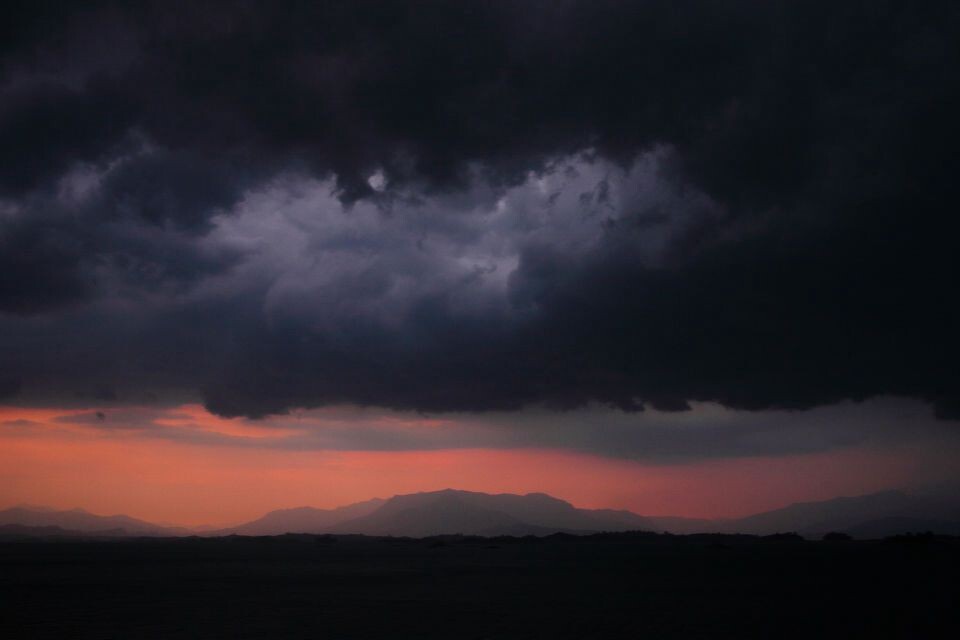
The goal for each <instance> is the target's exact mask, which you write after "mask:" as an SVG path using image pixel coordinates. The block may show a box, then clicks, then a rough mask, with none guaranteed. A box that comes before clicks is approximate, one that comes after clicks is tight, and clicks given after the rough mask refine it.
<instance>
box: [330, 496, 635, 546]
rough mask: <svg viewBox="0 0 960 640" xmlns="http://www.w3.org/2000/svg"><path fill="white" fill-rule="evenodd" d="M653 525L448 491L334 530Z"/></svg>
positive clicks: (407, 532) (539, 499)
mask: <svg viewBox="0 0 960 640" xmlns="http://www.w3.org/2000/svg"><path fill="white" fill-rule="evenodd" d="M652 526H653V522H651V521H650V520H649V519H647V518H643V517H642V516H638V515H637V514H635V513H631V512H629V511H614V510H610V509H601V510H590V509H578V508H576V507H574V506H573V505H571V504H570V503H569V502H565V501H564V500H559V499H557V498H554V497H552V496H548V495H546V494H544V493H530V494H526V495H515V494H509V493H503V494H495V495H491V494H487V493H479V492H474V491H459V490H455V489H444V490H442V491H432V492H427V493H413V494H408V495H399V496H394V497H393V498H390V499H389V500H387V501H386V502H385V503H384V504H383V505H382V506H381V507H380V508H378V509H377V510H376V511H374V512H372V513H370V514H369V515H366V516H363V517H360V518H355V519H353V520H349V521H346V522H342V523H340V524H338V525H337V526H335V527H333V528H332V529H331V531H332V532H334V533H363V534H367V535H394V536H429V535H441V534H453V533H461V534H465V535H526V534H533V535H543V534H548V533H555V532H561V531H562V532H576V533H589V532H596V531H628V530H632V529H649V528H651V527H652Z"/></svg>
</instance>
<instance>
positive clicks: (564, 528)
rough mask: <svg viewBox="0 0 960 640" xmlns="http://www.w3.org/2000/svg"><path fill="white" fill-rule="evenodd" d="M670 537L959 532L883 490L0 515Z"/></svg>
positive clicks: (56, 526) (363, 530)
mask: <svg viewBox="0 0 960 640" xmlns="http://www.w3.org/2000/svg"><path fill="white" fill-rule="evenodd" d="M636 530H643V531H656V532H670V533H677V534H690V533H747V534H755V535H768V534H773V533H778V532H787V531H796V532H799V533H801V534H803V535H806V536H819V535H822V534H824V533H826V532H829V531H843V532H847V533H849V534H851V535H853V536H854V537H857V538H879V537H884V536H888V535H894V534H898V533H904V532H908V531H928V530H929V531H935V532H937V533H942V534H948V535H960V500H958V499H957V498H956V496H955V495H953V494H946V493H940V494H922V495H918V494H907V493H904V492H900V491H884V492H879V493H872V494H867V495H862V496H856V497H841V498H834V499H832V500H826V501H820V502H804V503H796V504H792V505H789V506H787V507H784V508H782V509H775V510H773V511H767V512H763V513H758V514H755V515H751V516H748V517H745V518H738V519H720V520H705V519H695V518H680V517H661V516H642V515H638V514H636V513H633V512H631V511H621V510H613V509H580V508H577V507H574V506H573V505H572V504H570V503H569V502H566V501H564V500H560V499H558V498H554V497H552V496H549V495H547V494H544V493H529V494H526V495H516V494H487V493H479V492H473V491H460V490H454V489H445V490H442V491H432V492H425V493H413V494H406V495H397V496H394V497H392V498H389V499H386V500H383V499H380V498H375V499H372V500H367V501H364V502H358V503H354V504H350V505H346V506H342V507H338V508H335V509H315V508H312V507H299V508H295V509H281V510H277V511H271V512H269V513H267V514H266V515H264V516H263V517H261V518H258V519H256V520H253V521H251V522H247V523H244V524H241V525H237V526H233V527H228V528H222V529H211V528H209V527H205V528H198V529H193V530H191V529H187V528H183V527H169V526H163V525H158V524H153V523H150V522H146V521H144V520H138V519H136V518H131V517H129V516H125V515H113V516H99V515H95V514H92V513H89V512H87V511H84V510H82V509H73V510H69V511H56V510H53V509H49V508H44V507H36V506H30V505H20V506H17V507H13V508H10V509H6V510H3V511H0V535H7V536H11V535H12V536H24V535H43V536H64V535H97V536H180V535H204V536H225V535H247V536H266V535H280V534H284V533H312V534H322V533H329V534H364V535H376V536H409V537H425V536H431V535H441V534H457V533H459V534H465V535H481V536H495V535H514V536H521V535H549V534H552V533H558V532H563V533H572V534H588V533H595V532H600V531H636Z"/></svg>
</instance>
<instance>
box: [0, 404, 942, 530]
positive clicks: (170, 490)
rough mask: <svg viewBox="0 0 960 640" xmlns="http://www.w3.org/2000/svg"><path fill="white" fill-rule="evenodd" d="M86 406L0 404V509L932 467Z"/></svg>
mask: <svg viewBox="0 0 960 640" xmlns="http://www.w3.org/2000/svg"><path fill="white" fill-rule="evenodd" d="M91 415H94V416H95V414H91V411H90V410H70V411H64V410H50V409H18V408H11V407H6V408H0V424H2V426H0V507H3V506H10V505H13V504H16V503H22V502H26V503H33V504H42V505H48V506H52V507H57V508H73V507H77V506H80V507H83V508H86V509H88V510H90V511H93V512H95V513H101V514H110V513H126V514H129V515H132V516H135V517H140V518H144V519H147V520H152V521H157V522H164V523H177V524H188V525H196V524H217V525H219V524H229V523H235V522H240V521H244V520H249V519H253V518H255V517H258V516H260V515H262V514H263V513H264V512H266V511H269V510H271V509H276V508H284V507H293V506H303V505H311V506H317V507H333V506H338V505H341V504H345V503H349V502H353V501H358V500H364V499H367V498H370V497H374V496H380V497H388V496H390V495H392V494H395V493H408V492H415V491H423V490H433V489H441V488H446V487H454V488H460V489H469V490H476V491H487V492H519V493H524V492H532V491H543V492H546V493H549V494H551V495H554V496H557V497H560V498H564V499H567V500H569V501H571V502H573V503H574V504H575V505H577V506H583V507H594V508H598V507H613V508H626V509H631V510H634V511H637V512H639V513H644V514H649V515H686V516H706V517H716V516H736V515H745V514H748V513H752V512H756V511H759V510H763V509H769V508H775V507H778V506H781V505H783V504H786V503H789V502H793V501H798V500H814V499H826V498H830V497H834V496H836V495H842V494H847V495H851V494H854V495H855V494H859V493H865V492H869V491H875V490H880V489H884V488H888V487H893V486H900V485H904V484H908V483H910V482H911V481H915V480H917V478H919V477H920V476H921V475H922V474H923V473H927V474H934V475H935V472H936V461H934V464H933V466H932V467H931V460H930V459H929V456H927V457H925V458H923V459H922V460H921V458H920V457H919V456H918V455H914V452H911V451H910V450H905V449H899V450H891V449H887V450H879V449H846V450H836V451H833V452H828V453H819V454H809V455H795V456H786V457H756V458H735V459H720V460H712V461H700V462H687V463H684V464H675V465H651V464H642V463H639V462H636V461H631V460H623V459H611V458H604V457H600V456H594V455H587V454H582V453H574V452H570V451H560V450H544V449H490V448H486V449H482V448H481V449H442V450H434V451H386V452H385V451H324V450H309V451H298V450H290V449H278V448H270V447H260V446H257V444H256V441H255V440H256V439H257V438H264V439H271V438H274V437H277V436H282V435H284V433H285V432H284V431H283V430H282V429H278V428H276V427H268V426H257V425H256V424H253V425H251V424H250V423H245V422H242V421H228V420H224V419H221V418H217V417H215V416H211V415H210V414H207V413H206V412H205V411H204V410H203V409H202V408H200V407H196V406H185V407H179V408H176V409H171V410H168V411H166V412H163V413H162V415H161V416H160V417H159V418H156V420H155V422H156V423H158V424H164V425H167V426H170V427H172V428H175V429H183V430H185V431H190V432H191V434H196V433H202V434H211V433H212V434H229V435H231V436H242V437H243V438H244V439H245V440H244V442H246V443H248V444H245V446H233V445H224V444H219V443H218V442H216V441H212V442H203V441H200V442H198V441H195V440H183V441H180V440H176V439H164V438H157V437H156V436H155V434H154V433H152V432H151V430H150V428H140V429H134V428H130V429H124V428H104V427H102V426H97V425H92V426H91V425H89V424H77V423H71V422H63V421H62V418H63V417H64V416H67V419H73V418H77V417H79V418H81V420H80V422H82V419H87V418H89V417H90V416H91ZM84 416H86V418H84ZM25 421H29V422H25ZM94 421H95V420H94ZM400 428H403V425H400ZM431 428H443V425H442V424H439V425H434V426H433V427H431ZM173 433H174V435H176V433H177V432H176V431H174V432H173ZM949 460H950V458H949V457H945V458H944V460H943V461H941V463H942V464H943V465H947V464H949Z"/></svg>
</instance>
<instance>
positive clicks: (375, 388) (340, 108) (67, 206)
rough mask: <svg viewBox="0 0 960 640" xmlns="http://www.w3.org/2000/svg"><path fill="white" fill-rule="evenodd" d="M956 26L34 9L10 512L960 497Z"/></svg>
mask: <svg viewBox="0 0 960 640" xmlns="http://www.w3.org/2000/svg"><path fill="white" fill-rule="evenodd" d="M918 5H920V6H918ZM958 33H960V8H958V6H957V5H956V3H953V2H947V1H945V0H943V1H941V0H932V1H930V2H924V3H913V2H905V1H895V0H885V1H879V2H878V1H871V2H867V1H863V2H860V1H853V0H852V1H850V2H845V3H839V4H838V3H835V2H826V1H822V0H807V1H799V0H797V1H792V0H782V1H778V2H763V3H758V2H754V1H747V0H732V1H729V2H722V3H718V2H713V1H707V0H699V1H697V0H690V1H683V2H677V1H675V0H674V1H667V0H639V1H637V2H617V1H610V0H590V1H587V0H582V1H578V0H561V1H559V2H557V1H552V2H546V1H540V0H528V1H524V2H506V1H497V0H494V1H482V2H481V1H479V0H478V1H473V0H463V1H462V2H455V3H454V2H445V1H439V0H437V1H432V0H423V1H420V2H394V1H387V0H370V1H365V2H347V1H336V2H335V1H330V2H304V3H300V2H289V3H272V2H259V1H249V2H210V3H188V2H183V3H179V2H149V1H145V2H137V3H129V2H110V1H103V2H89V3H83V4H82V6H81V4H80V3H77V4H76V5H75V6H64V5H63V3H59V2H44V1H33V2H14V3H13V4H12V5H11V8H10V11H9V16H8V18H7V19H5V20H4V24H3V25H0V506H4V505H10V504H16V503H20V502H28V503H39V504H47V505H51V506H57V507H64V508H70V507H76V506H80V507H84V508H88V509H90V510H94V511H100V512H114V513H116V512H125V513H129V514H131V515H137V516H140V517H144V518H148V519H154V520H163V521H166V522H181V523H191V524H196V523H201V522H209V523H227V522H235V521H239V520H243V519H245V518H252V517H256V516H257V515H260V514H261V513H263V512H264V511H267V510H270V509H272V508H280V507H290V506H300V505H303V504H310V505H314V506H337V505H339V504H344V503H346V502H350V501H356V500H362V499H366V498H369V497H372V496H381V497H387V496H389V495H393V494H395V493H404V492H412V491H420V490H430V489H439V488H445V487H456V488H463V489H473V490H480V491H509V492H527V491H544V492H547V493H551V494H553V495H556V496H558V497H561V498H565V499H568V500H571V501H573V502H574V503H575V504H578V505H581V506H590V507H617V508H630V509H634V510H636V511H638V512H640V513H646V514H651V515H667V514H670V515H691V516H710V517H715V516H732V515H744V514H747V513H751V512H754V511H758V510H762V509H767V508H773V507H777V506H782V505H784V504H787V503H789V502H793V501H796V500H811V499H824V498H829V497H832V496H836V495H852V494H858V493H865V492H869V491H875V490H880V489H886V488H891V487H906V488H911V487H921V486H925V485H928V484H936V483H942V482H955V481H957V480H960V423H958V420H960V366H958V364H957V363H958V360H960V336H958V332H957V329H956V327H957V326H960V303H958V300H957V295H956V282H958V276H960V257H958V252H957V251H956V250H955V245H956V238H957V236H958V231H960V217H958V216H957V215H956V204H955V203H956V200H957V195H956V188H955V186H954V185H955V184H956V180H955V176H956V173H957V169H958V160H957V154H956V153H955V146H956V143H958V142H960V130H958V120H957V118H956V115H955V114H956V113H957V112H960V82H958V81H957V79H956V77H955V76H956V74H955V70H956V68H958V63H960V60H958V58H960V51H958V49H957V48H956V46H955V43H956V39H957V35H958Z"/></svg>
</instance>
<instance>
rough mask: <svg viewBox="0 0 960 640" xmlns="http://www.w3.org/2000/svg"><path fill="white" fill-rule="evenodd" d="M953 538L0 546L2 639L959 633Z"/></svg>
mask: <svg viewBox="0 0 960 640" xmlns="http://www.w3.org/2000/svg"><path fill="white" fill-rule="evenodd" d="M958 567H960V541H958V540H957V539H947V538H937V539H934V538H923V537H915V538H901V539H898V540H893V541H882V542H879V541H878V542H832V543H828V542H803V541H797V540H790V539H760V538H750V537H739V536H686V537H683V536H655V535H652V534H608V535H595V536H589V537H583V538H577V537H572V536H563V535H558V536H551V537H548V538H491V539H482V538H462V537H456V536H453V537H444V538H430V539H421V540H416V539H390V538H367V537H358V536H336V537H335V536H306V535H298V536H292V535H291V536H280V537H273V538H242V537H231V538H215V539H200V538H180V539H136V540H114V541H104V540H85V541H76V540H73V541H40V540H23V541H11V542H4V543H0V596H2V597H0V613H2V617H0V636H2V637H5V638H30V637H64V638H67V637H69V638H170V637H185V638H207V637H222V638H261V637H269V638H288V637H289V638H318V637H331V638H368V637H389V638H434V637H435V638H501V637H502V638H595V637H626V636H628V635H634V636H639V635H640V634H644V635H645V636H646V637H649V638H664V637H667V638H674V637H675V638H686V637H692V638H707V637H738V638H739V637H763V638H775V637H809V638H818V637H837V638H841V637H842V638H850V637H864V638H889V637H900V638H924V637H944V638H947V637H960V635H957V634H958V633H960V614H958V611H957V603H958V602H960V584H958V580H957V569H958Z"/></svg>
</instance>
